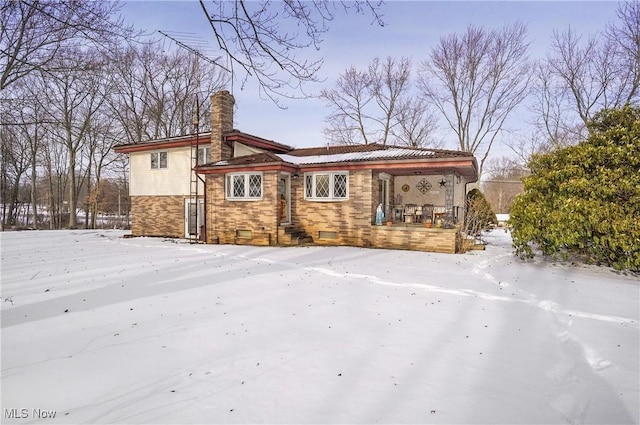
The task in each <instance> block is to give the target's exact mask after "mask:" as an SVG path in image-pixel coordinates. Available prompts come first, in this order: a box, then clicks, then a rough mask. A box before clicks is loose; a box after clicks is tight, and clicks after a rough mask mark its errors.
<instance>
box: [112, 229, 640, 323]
mask: <svg viewBox="0 0 640 425" xmlns="http://www.w3.org/2000/svg"><path fill="white" fill-rule="evenodd" d="M117 243H120V244H123V245H128V246H134V247H140V248H144V247H145V245H144V244H135V243H131V242H124V241H121V240H118V241H117ZM177 245H178V249H180V250H185V251H194V252H197V253H203V254H204V253H206V254H209V255H214V256H219V257H227V258H239V259H242V260H250V261H256V262H263V263H270V264H277V265H283V266H291V267H295V268H299V266H297V265H295V264H292V263H289V262H287V261H277V260H271V259H269V258H266V257H264V256H261V257H252V256H249V255H245V254H240V255H236V254H231V253H225V252H212V251H211V250H208V249H206V248H197V247H194V246H191V245H186V246H180V244H177ZM154 246H156V245H155V244H154ZM157 246H159V247H164V246H161V245H157ZM166 248H172V249H175V248H176V244H175V243H172V244H171V246H166ZM512 256H513V255H512V254H511V253H505V254H502V255H498V256H496V257H492V261H498V260H500V259H502V258H505V257H512ZM488 266H489V260H488V259H485V260H482V261H480V262H479V263H478V264H476V265H475V266H474V267H473V269H472V271H473V273H476V274H478V275H480V276H481V277H482V278H483V279H485V280H486V281H488V282H490V283H493V284H495V285H499V286H501V287H508V286H510V284H509V282H505V281H500V280H498V279H496V278H495V276H493V275H492V274H491V273H489V272H486V271H485V269H486V268H487V267H488ZM303 269H304V270H307V271H311V272H317V273H322V274H325V275H327V276H331V277H337V278H341V279H352V278H357V279H364V280H366V281H368V282H371V283H375V284H378V285H386V286H395V287H404V288H413V289H418V290H423V291H427V292H434V293H442V294H449V295H457V296H463V297H477V298H482V299H485V300H489V301H503V302H518V303H523V304H526V305H529V306H531V307H535V308H540V309H542V310H545V311H549V312H552V313H556V314H563V315H567V316H571V317H579V318H583V319H589V320H597V321H601V322H610V323H620V324H627V325H632V326H634V327H639V326H638V325H639V324H638V322H637V321H636V320H634V319H629V318H627V317H621V316H611V315H604V314H597V313H588V312H584V311H577V310H565V309H562V308H561V307H560V306H559V305H558V304H557V303H555V302H553V301H551V300H539V299H538V298H537V297H536V296H535V295H533V294H531V293H529V292H527V291H523V290H521V289H518V290H517V293H519V294H520V295H522V297H523V298H512V297H508V296H504V295H493V294H489V293H487V292H481V291H476V290H473V289H451V288H444V287H442V286H435V285H428V284H423V283H414V282H392V281H389V280H384V279H380V278H379V277H377V276H375V275H368V274H358V273H340V272H337V271H335V270H332V269H329V268H325V267H317V266H316V267H304V268H303Z"/></svg>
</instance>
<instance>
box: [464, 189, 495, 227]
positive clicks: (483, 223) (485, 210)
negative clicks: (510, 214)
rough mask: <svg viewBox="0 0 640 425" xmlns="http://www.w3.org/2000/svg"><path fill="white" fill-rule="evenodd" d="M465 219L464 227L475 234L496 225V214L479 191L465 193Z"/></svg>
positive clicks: (473, 190)
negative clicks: (465, 224)
mask: <svg viewBox="0 0 640 425" xmlns="http://www.w3.org/2000/svg"><path fill="white" fill-rule="evenodd" d="M465 218H466V221H467V222H468V225H467V226H466V227H467V228H468V229H470V230H471V231H475V232H479V231H480V230H483V229H487V228H489V227H491V226H492V225H497V224H498V219H497V218H496V214H495V213H494V212H493V210H492V209H491V205H489V202H488V201H487V198H485V196H484V194H483V193H482V192H481V191H480V190H479V189H472V190H471V191H469V193H467V213H466V215H465Z"/></svg>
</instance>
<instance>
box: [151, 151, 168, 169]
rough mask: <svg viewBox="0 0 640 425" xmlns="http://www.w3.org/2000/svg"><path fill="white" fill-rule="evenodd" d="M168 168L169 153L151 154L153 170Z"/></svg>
mask: <svg viewBox="0 0 640 425" xmlns="http://www.w3.org/2000/svg"><path fill="white" fill-rule="evenodd" d="M159 168H167V152H166V151H163V152H151V169H152V170H154V169H159Z"/></svg>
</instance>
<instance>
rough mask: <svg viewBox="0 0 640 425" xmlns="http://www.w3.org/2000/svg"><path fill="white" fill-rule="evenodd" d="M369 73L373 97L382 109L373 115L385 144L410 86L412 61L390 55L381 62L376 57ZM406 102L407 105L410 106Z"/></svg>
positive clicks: (380, 137)
mask: <svg viewBox="0 0 640 425" xmlns="http://www.w3.org/2000/svg"><path fill="white" fill-rule="evenodd" d="M369 75H371V81H372V83H373V88H372V89H373V97H374V99H375V101H376V104H377V105H378V109H379V110H380V112H381V114H380V116H376V115H374V116H372V119H373V120H374V121H376V122H377V123H378V125H379V126H380V128H381V130H380V132H381V133H382V134H381V135H379V136H378V137H379V139H380V140H381V141H382V144H383V145H386V144H387V139H388V138H389V134H390V133H391V131H392V129H393V127H394V126H395V125H396V124H397V122H398V119H397V118H398V114H399V108H398V106H399V105H398V104H399V102H400V101H401V99H402V97H403V96H405V97H406V92H407V90H408V88H409V78H410V76H411V61H410V60H409V59H407V58H400V60H398V61H396V60H395V59H392V58H390V57H388V58H387V60H386V61H384V62H383V63H380V60H379V59H378V58H375V59H374V60H373V62H372V63H371V65H369ZM409 105H410V104H409V103H405V106H409Z"/></svg>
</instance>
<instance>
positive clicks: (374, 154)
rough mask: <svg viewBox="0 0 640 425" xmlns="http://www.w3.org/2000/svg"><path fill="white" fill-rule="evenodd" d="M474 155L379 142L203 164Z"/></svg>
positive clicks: (209, 165) (304, 162)
mask: <svg viewBox="0 0 640 425" xmlns="http://www.w3.org/2000/svg"><path fill="white" fill-rule="evenodd" d="M461 157H469V158H473V154H471V153H469V152H460V151H449V150H442V149H421V148H408V147H402V146H383V145H380V144H368V145H346V146H327V147H321V148H304V149H294V150H291V151H289V152H287V153H275V154H274V153H270V152H263V153H258V154H254V155H248V156H242V157H237V158H232V159H227V160H222V161H218V162H215V163H211V164H205V165H203V167H216V166H228V165H250V164H264V163H270V162H287V163H289V164H293V165H310V164H332V163H339V162H363V161H379V160H383V161H384V160H405V159H407V160H411V159H436V158H461Z"/></svg>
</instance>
